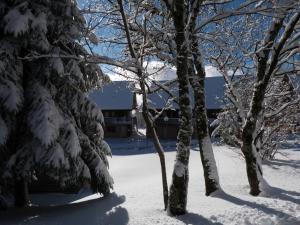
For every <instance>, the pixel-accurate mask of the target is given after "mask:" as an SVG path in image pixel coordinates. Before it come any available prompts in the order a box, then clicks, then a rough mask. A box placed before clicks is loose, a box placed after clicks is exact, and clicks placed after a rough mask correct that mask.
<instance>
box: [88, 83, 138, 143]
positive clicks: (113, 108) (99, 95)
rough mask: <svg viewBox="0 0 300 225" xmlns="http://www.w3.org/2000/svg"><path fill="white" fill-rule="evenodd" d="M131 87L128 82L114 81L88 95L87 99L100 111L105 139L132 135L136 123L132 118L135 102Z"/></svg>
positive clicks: (135, 106)
mask: <svg viewBox="0 0 300 225" xmlns="http://www.w3.org/2000/svg"><path fill="white" fill-rule="evenodd" d="M132 85H133V84H132V82H130V81H114V82H111V83H109V84H107V85H105V86H104V87H103V88H102V89H101V90H95V91H93V92H91V93H90V95H89V98H90V99H92V100H93V101H94V102H95V103H96V104H97V105H98V106H99V107H100V109H101V110H102V113H103V116H104V123H105V124H104V135H105V137H114V138H116V137H118V138H126V137H130V136H132V135H133V132H134V129H135V126H136V125H135V123H136V122H135V121H134V119H133V118H132V110H133V109H137V102H136V95H135V93H134V92H133V91H132V89H133V86H132Z"/></svg>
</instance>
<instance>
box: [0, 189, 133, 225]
mask: <svg viewBox="0 0 300 225" xmlns="http://www.w3.org/2000/svg"><path fill="white" fill-rule="evenodd" d="M123 202H125V196H118V195H117V194H115V193H112V194H110V195H108V196H106V197H101V198H98V199H93V200H88V201H84V202H79V203H73V204H68V205H60V206H39V207H34V206H33V207H29V208H25V209H9V210H7V211H4V212H0V221H1V224H2V222H3V224H6V225H12V224H20V225H22V224H33V225H35V224H36V225H38V224H43V225H65V224H72V225H82V224H88V225H102V224H105V225H109V224H118V225H126V224H128V221H129V216H128V212H127V210H126V209H125V208H123V207H121V206H119V205H120V204H122V203H123Z"/></svg>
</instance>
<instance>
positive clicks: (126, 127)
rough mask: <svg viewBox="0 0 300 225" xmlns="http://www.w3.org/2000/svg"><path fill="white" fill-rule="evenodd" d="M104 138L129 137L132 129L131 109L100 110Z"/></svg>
mask: <svg viewBox="0 0 300 225" xmlns="http://www.w3.org/2000/svg"><path fill="white" fill-rule="evenodd" d="M102 113H103V116H104V137H105V138H126V137H130V136H131V134H132V129H133V120H132V117H131V110H102Z"/></svg>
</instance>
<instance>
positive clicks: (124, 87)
mask: <svg viewBox="0 0 300 225" xmlns="http://www.w3.org/2000/svg"><path fill="white" fill-rule="evenodd" d="M131 84H132V82H130V81H114V82H112V83H110V84H107V85H105V86H104V87H103V88H102V90H96V91H93V92H91V93H90V95H89V98H91V99H92V100H93V101H95V103H96V104H97V105H98V106H99V107H100V108H101V109H104V110H116V109H119V110H130V109H131V108H132V100H133V92H132V89H133V88H130V85H131ZM171 89H172V92H173V94H174V95H176V96H178V88H177V85H176V84H174V88H171ZM224 89H225V87H224V79H223V77H207V78H206V80H205V95H206V108H207V109H220V108H222V102H221V101H220V99H222V98H223V97H224ZM148 98H149V100H150V102H151V104H152V105H153V107H155V108H157V109H161V108H163V107H165V104H166V102H167V101H168V99H169V95H168V94H167V93H166V92H165V91H162V90H160V91H158V92H156V93H154V94H151V95H149V96H148ZM191 100H192V102H193V99H192V98H191ZM173 107H174V108H178V105H177V104H176V103H173Z"/></svg>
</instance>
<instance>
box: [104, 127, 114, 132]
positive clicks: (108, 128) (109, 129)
mask: <svg viewBox="0 0 300 225" xmlns="http://www.w3.org/2000/svg"><path fill="white" fill-rule="evenodd" d="M106 131H107V132H111V133H115V132H116V127H115V126H106Z"/></svg>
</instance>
